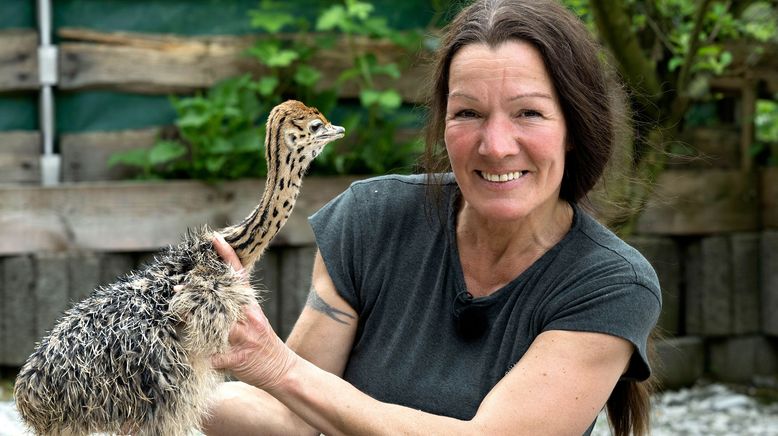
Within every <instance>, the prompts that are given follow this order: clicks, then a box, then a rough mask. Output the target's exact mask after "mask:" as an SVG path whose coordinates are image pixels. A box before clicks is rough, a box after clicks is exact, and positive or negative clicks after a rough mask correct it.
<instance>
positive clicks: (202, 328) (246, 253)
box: [14, 100, 344, 436]
mask: <svg viewBox="0 0 778 436" xmlns="http://www.w3.org/2000/svg"><path fill="white" fill-rule="evenodd" d="M343 134H344V129H343V128H342V127H339V126H334V125H332V124H330V123H329V122H328V121H327V119H326V118H325V117H324V116H323V115H322V114H321V113H319V111H318V110H316V109H314V108H309V107H306V106H305V105H303V104H302V103H300V102H297V101H293V100H290V101H287V102H285V103H282V104H280V105H278V106H276V107H275V108H274V109H273V110H272V111H271V113H270V115H269V117H268V121H267V133H266V136H265V146H266V159H267V164H268V165H267V167H268V175H267V183H266V185H265V191H264V193H263V195H262V198H261V200H260V203H259V205H258V206H257V207H256V208H255V209H254V211H253V212H252V213H251V214H250V215H249V216H248V217H246V218H245V219H244V220H243V221H242V222H241V223H240V224H237V225H234V226H231V227H227V228H225V229H222V230H220V233H221V234H222V235H223V236H224V238H225V240H226V241H227V242H228V243H229V244H230V245H231V246H232V247H233V248H234V249H235V252H236V253H237V255H238V257H239V258H240V259H241V262H242V263H243V265H244V266H245V267H246V269H247V270H250V268H251V267H252V266H253V265H254V263H255V262H256V261H257V260H258V259H259V258H260V256H261V255H262V253H263V251H264V250H265V249H266V248H267V246H268V244H269V243H270V241H271V240H272V239H273V237H274V236H275V235H276V234H277V233H278V231H279V230H280V229H281V227H282V226H283V225H284V223H285V222H286V220H287V218H288V217H289V214H290V213H291V211H292V208H293V206H294V203H295V200H296V199H297V195H298V193H299V190H300V184H301V182H302V177H303V174H304V173H305V171H306V170H307V168H308V166H309V164H310V162H311V161H312V160H313V159H314V158H315V157H316V155H318V154H319V152H321V150H322V149H323V147H324V145H326V144H327V143H328V142H330V141H333V140H335V139H338V138H341V137H343ZM213 236H214V232H213V231H212V230H210V229H209V228H207V227H204V228H202V229H200V230H198V231H191V230H190V231H189V232H188V233H187V234H186V235H185V237H184V238H183V241H182V242H181V243H180V244H179V245H177V246H171V247H169V248H168V249H166V250H165V251H163V252H162V253H161V254H160V255H158V256H157V257H156V258H155V260H154V262H153V263H151V264H150V265H148V266H146V267H145V268H144V269H143V270H139V271H134V272H131V273H129V274H127V275H125V276H123V277H121V278H119V279H118V281H117V282H116V283H113V284H111V285H110V286H105V287H101V288H98V289H96V290H95V291H94V292H93V293H92V294H91V295H90V296H89V297H87V298H86V299H84V300H83V301H81V302H79V303H76V304H75V305H74V306H73V307H72V308H70V309H68V310H67V311H66V312H65V313H64V315H63V316H62V317H61V318H60V319H59V320H58V321H57V323H56V325H55V326H54V328H53V329H52V331H51V333H50V334H49V335H48V336H46V337H44V338H43V339H42V340H41V341H40V342H39V343H38V344H37V346H36V348H35V351H34V352H33V353H32V355H31V356H30V357H29V358H28V360H27V362H26V363H25V365H24V366H23V367H22V369H21V371H20V373H19V376H18V377H17V379H16V385H15V387H14V396H15V400H16V406H17V408H18V410H19V413H20V414H21V416H22V418H23V419H24V421H25V422H26V423H27V425H28V426H29V427H30V428H31V429H32V430H34V431H35V432H36V433H38V434H88V433H93V432H107V433H127V432H131V433H133V434H142V435H160V436H162V435H180V434H186V433H187V432H189V431H191V430H192V429H194V428H196V426H197V425H198V424H199V422H200V420H201V418H202V416H203V414H204V413H207V408H208V401H207V398H208V395H209V394H210V393H211V392H213V389H214V388H215V385H216V383H218V382H219V381H221V380H222V379H223V377H222V376H221V375H220V373H218V372H217V371H215V370H213V369H212V368H211V367H210V356H211V355H213V354H214V353H218V352H222V351H225V350H226V349H227V347H228V346H229V344H228V341H227V337H228V332H229V329H230V327H231V326H232V324H233V323H234V322H236V321H237V320H238V319H240V318H241V316H242V315H241V314H242V307H243V306H244V305H246V304H249V303H251V302H252V301H254V300H255V298H256V295H255V292H254V291H253V290H252V289H251V288H249V287H248V286H246V285H245V278H244V276H241V275H240V274H238V273H237V272H236V271H235V270H234V269H232V268H231V267H230V266H228V265H227V264H225V263H224V262H223V261H222V260H221V259H220V258H219V256H218V255H217V254H216V252H215V250H214V249H213V245H212V239H213ZM174 287H176V290H175V291H174Z"/></svg>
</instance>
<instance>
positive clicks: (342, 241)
mask: <svg viewBox="0 0 778 436" xmlns="http://www.w3.org/2000/svg"><path fill="white" fill-rule="evenodd" d="M358 215H359V201H358V199H357V198H356V194H355V192H354V190H353V188H349V189H347V190H346V191H344V192H343V193H341V194H340V195H339V196H337V197H335V198H334V199H333V200H331V201H330V202H329V203H327V204H326V205H324V207H322V208H321V209H319V210H318V211H317V212H316V213H314V214H313V215H311V216H310V217H309V218H308V221H309V223H310V224H311V228H312V229H313V234H314V237H315V240H316V245H317V247H318V249H319V252H320V253H321V256H322V258H323V259H324V264H325V266H326V267H327V272H328V273H329V275H330V277H331V278H332V281H333V283H334V284H335V288H336V289H337V291H338V294H340V296H341V297H343V299H345V300H346V302H347V303H348V304H349V305H350V306H351V307H352V308H353V309H354V310H356V311H357V312H359V311H360V307H361V306H362V304H361V298H360V295H359V292H358V289H360V287H359V286H358V283H359V281H360V277H359V271H362V269H361V267H360V265H357V264H356V262H359V260H360V259H362V258H363V256H362V255H361V253H360V252H359V250H360V249H361V248H360V247H361V242H362V241H361V239H362V238H361V226H360V223H361V222H362V220H360V219H359V216H358Z"/></svg>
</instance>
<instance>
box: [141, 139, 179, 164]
mask: <svg viewBox="0 0 778 436" xmlns="http://www.w3.org/2000/svg"><path fill="white" fill-rule="evenodd" d="M185 154H186V147H184V146H183V145H182V144H179V143H178V142H175V141H158V142H157V143H156V144H154V147H152V148H151V150H149V154H148V160H149V163H150V164H151V165H160V164H166V163H168V162H171V161H174V160H176V159H178V158H179V157H181V156H183V155H185Z"/></svg>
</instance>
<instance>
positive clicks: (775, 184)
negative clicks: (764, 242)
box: [760, 167, 778, 229]
mask: <svg viewBox="0 0 778 436" xmlns="http://www.w3.org/2000/svg"><path fill="white" fill-rule="evenodd" d="M761 191H762V192H761V200H760V201H761V210H762V227H764V228H765V229H778V168H776V167H770V168H763V169H762V173H761Z"/></svg>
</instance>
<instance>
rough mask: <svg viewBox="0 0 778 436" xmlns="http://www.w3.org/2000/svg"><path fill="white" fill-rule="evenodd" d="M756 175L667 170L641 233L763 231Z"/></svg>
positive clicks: (639, 227)
mask: <svg viewBox="0 0 778 436" xmlns="http://www.w3.org/2000/svg"><path fill="white" fill-rule="evenodd" d="M757 186H758V185H757V180H756V177H755V176H754V175H753V174H750V173H747V172H743V171H739V170H714V169H708V170H666V171H664V172H663V173H662V174H661V175H660V177H659V180H658V182H657V186H656V192H655V193H654V195H652V197H651V199H650V200H649V202H648V205H647V206H646V209H645V210H644V211H643V213H641V215H640V217H639V218H638V225H637V232H638V233H640V234H659V235H706V234H713V233H719V232H736V231H750V230H758V229H759V220H760V218H759V194H758V189H757Z"/></svg>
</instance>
